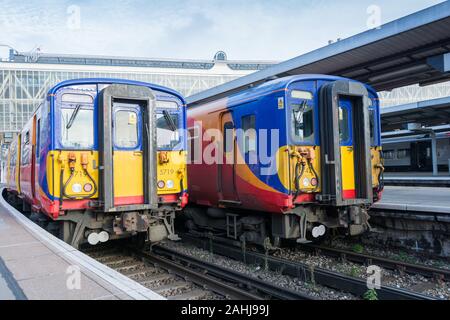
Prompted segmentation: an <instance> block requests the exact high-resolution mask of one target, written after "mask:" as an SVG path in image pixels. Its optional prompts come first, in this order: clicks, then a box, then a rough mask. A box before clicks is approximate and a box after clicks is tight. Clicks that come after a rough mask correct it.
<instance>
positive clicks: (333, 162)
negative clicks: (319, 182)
mask: <svg viewBox="0 0 450 320" xmlns="http://www.w3.org/2000/svg"><path fill="white" fill-rule="evenodd" d="M335 163H336V162H335V161H334V160H328V154H325V164H335Z"/></svg>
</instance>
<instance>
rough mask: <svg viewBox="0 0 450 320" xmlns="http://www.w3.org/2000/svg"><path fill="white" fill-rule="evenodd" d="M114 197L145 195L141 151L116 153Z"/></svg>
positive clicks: (114, 159) (114, 157) (114, 158)
mask: <svg viewBox="0 0 450 320" xmlns="http://www.w3.org/2000/svg"><path fill="white" fill-rule="evenodd" d="M113 163H114V165H113V175H114V197H119V198H121V197H139V196H143V195H144V179H143V154H142V152H140V151H117V150H116V151H114V156H113Z"/></svg>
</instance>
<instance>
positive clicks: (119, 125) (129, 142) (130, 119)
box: [114, 110, 138, 149]
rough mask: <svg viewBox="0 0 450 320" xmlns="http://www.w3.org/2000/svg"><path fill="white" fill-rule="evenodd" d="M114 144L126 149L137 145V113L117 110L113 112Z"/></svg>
mask: <svg viewBox="0 0 450 320" xmlns="http://www.w3.org/2000/svg"><path fill="white" fill-rule="evenodd" d="M114 144H115V145H116V147H118V148H127V149H132V148H136V147H137V146H138V115H137V113H136V112H135V111H132V110H119V111H117V112H116V113H115V122H114Z"/></svg>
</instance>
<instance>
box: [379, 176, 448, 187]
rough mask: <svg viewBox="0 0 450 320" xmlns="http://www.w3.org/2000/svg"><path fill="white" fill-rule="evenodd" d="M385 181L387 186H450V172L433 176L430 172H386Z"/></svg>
mask: <svg viewBox="0 0 450 320" xmlns="http://www.w3.org/2000/svg"><path fill="white" fill-rule="evenodd" d="M384 183H385V185H387V186H422V187H444V188H450V174H449V173H448V172H447V173H444V172H442V173H439V175H437V176H433V175H432V174H431V173H429V172H386V173H385V174H384Z"/></svg>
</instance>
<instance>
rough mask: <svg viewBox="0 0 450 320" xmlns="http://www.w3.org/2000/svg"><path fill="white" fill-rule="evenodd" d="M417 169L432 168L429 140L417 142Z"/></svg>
mask: <svg viewBox="0 0 450 320" xmlns="http://www.w3.org/2000/svg"><path fill="white" fill-rule="evenodd" d="M417 150H418V153H417V169H418V170H419V171H428V170H432V167H433V163H432V157H431V142H430V141H419V142H417Z"/></svg>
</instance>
